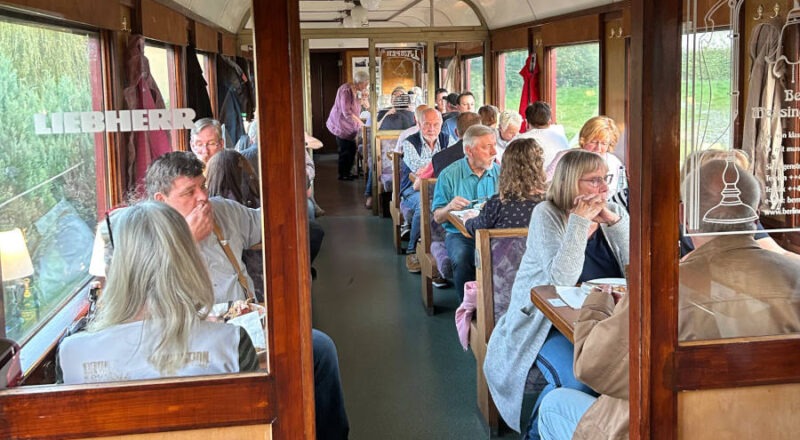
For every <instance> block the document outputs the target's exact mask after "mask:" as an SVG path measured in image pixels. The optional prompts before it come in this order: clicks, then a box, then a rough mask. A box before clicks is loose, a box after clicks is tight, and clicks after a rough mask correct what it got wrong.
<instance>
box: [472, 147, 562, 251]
mask: <svg viewBox="0 0 800 440" xmlns="http://www.w3.org/2000/svg"><path fill="white" fill-rule="evenodd" d="M506 153H507V155H506V161H505V162H504V164H503V167H502V168H501V169H500V179H499V181H498V182H499V183H498V192H497V194H495V195H493V196H492V197H491V198H490V199H489V200H487V201H486V204H485V205H484V206H483V208H482V209H481V211H480V214H478V215H477V217H474V218H472V216H469V215H466V216H464V218H465V219H467V220H466V222H465V224H464V226H465V227H466V228H467V231H468V232H469V233H470V235H472V236H473V237H474V236H475V230H476V229H491V228H497V229H499V228H522V227H527V226H528V225H529V224H530V222H531V212H532V211H533V207H534V206H536V204H537V203H539V202H541V201H542V199H544V194H545V192H546V191H547V184H546V183H545V174H544V168H543V167H542V154H543V153H542V149H541V147H539V145H538V144H537V143H536V141H535V140H533V139H518V140H514V141H511V143H510V144H508V149H507V150H506Z"/></svg>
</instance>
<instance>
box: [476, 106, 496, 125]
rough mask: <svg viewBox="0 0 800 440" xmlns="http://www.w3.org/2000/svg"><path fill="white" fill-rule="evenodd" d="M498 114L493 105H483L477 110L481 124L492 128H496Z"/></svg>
mask: <svg viewBox="0 0 800 440" xmlns="http://www.w3.org/2000/svg"><path fill="white" fill-rule="evenodd" d="M499 113H500V111H498V110H497V107H495V106H493V105H484V106H483V107H481V108H479V109H478V114H479V115H481V124H483V125H485V126H487V127H492V128H497V118H498V115H499Z"/></svg>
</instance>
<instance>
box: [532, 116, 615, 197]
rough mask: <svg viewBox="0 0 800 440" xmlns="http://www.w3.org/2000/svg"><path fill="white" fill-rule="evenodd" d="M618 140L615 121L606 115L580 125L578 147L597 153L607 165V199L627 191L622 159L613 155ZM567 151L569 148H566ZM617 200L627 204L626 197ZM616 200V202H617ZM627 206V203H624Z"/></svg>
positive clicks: (555, 161)
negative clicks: (619, 192) (609, 177)
mask: <svg viewBox="0 0 800 440" xmlns="http://www.w3.org/2000/svg"><path fill="white" fill-rule="evenodd" d="M618 140H619V129H618V128H617V123H616V122H614V120H613V119H611V118H609V117H608V116H595V117H593V118H590V119H589V120H588V121H586V123H584V124H583V127H581V131H580V134H579V138H578V143H579V144H580V148H581V149H583V150H586V151H591V152H592V153H597V154H599V155H600V156H602V157H603V159H604V160H605V161H606V166H608V173H609V174H610V175H611V181H610V182H609V183H608V193H606V195H607V196H608V199H609V200H612V198H614V200H615V201H616V200H618V198H616V197H615V196H616V195H617V192H618V191H627V188H628V182H627V178H626V177H625V166H624V165H622V161H621V160H619V158H618V157H617V156H616V155H614V147H615V146H616V145H617V141H618ZM566 151H569V150H566ZM566 151H563V152H560V153H559V154H558V155H557V156H556V158H555V159H553V162H552V163H551V164H550V166H548V167H547V168H546V171H547V175H548V176H552V175H553V172H554V171H555V169H556V165H557V164H558V161H559V160H560V159H561V157H562V156H563V155H564V154H565V153H566ZM619 202H623V204H627V197H622V199H621V200H619ZM619 202H617V204H619ZM626 206H627V205H626Z"/></svg>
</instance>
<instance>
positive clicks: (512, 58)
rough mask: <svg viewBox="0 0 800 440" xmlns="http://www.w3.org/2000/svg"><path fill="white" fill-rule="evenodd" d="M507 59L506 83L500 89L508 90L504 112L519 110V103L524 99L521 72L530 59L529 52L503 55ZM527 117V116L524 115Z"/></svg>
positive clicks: (519, 51)
mask: <svg viewBox="0 0 800 440" xmlns="http://www.w3.org/2000/svg"><path fill="white" fill-rule="evenodd" d="M502 56H503V57H504V58H505V75H506V83H505V84H500V87H505V89H506V100H505V102H504V103H503V105H504V107H503V110H519V101H520V99H522V75H520V74H519V71H520V70H522V67H524V66H525V60H526V59H527V58H528V51H527V50H515V51H511V52H505V53H503V54H502ZM522 116H525V115H522Z"/></svg>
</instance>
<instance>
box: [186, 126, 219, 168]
mask: <svg viewBox="0 0 800 440" xmlns="http://www.w3.org/2000/svg"><path fill="white" fill-rule="evenodd" d="M189 144H190V146H191V148H192V152H193V153H194V154H195V155H197V158H198V159H200V160H201V161H202V162H203V163H205V164H207V163H208V161H209V160H210V159H211V157H213V156H214V155H215V154H217V153H219V152H220V151H222V149H223V148H225V142H224V141H223V140H222V125H221V124H220V123H219V121H217V120H216V119H211V118H202V119H198V120H197V121H195V123H194V127H193V128H192V132H191V135H190V136H189Z"/></svg>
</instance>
